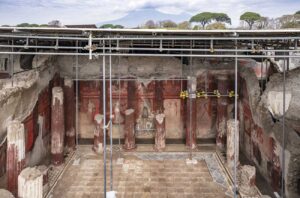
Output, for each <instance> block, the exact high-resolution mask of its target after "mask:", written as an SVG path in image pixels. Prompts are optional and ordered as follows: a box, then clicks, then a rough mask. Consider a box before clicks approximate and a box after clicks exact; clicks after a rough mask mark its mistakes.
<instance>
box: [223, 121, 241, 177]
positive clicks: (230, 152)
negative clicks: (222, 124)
mask: <svg viewBox="0 0 300 198" xmlns="http://www.w3.org/2000/svg"><path fill="white" fill-rule="evenodd" d="M236 128H237V131H236V133H235V121H234V119H230V120H228V121H227V152H226V159H227V166H228V168H229V170H230V171H232V172H231V173H233V172H234V164H235V163H234V155H235V157H236V166H238V165H239V121H238V120H237V123H236ZM234 134H235V135H234ZM234 136H235V137H234ZM234 144H235V149H234Z"/></svg>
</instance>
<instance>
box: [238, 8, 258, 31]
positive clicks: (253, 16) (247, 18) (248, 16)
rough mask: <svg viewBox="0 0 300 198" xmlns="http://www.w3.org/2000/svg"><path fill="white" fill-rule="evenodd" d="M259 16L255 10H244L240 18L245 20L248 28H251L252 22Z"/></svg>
mask: <svg viewBox="0 0 300 198" xmlns="http://www.w3.org/2000/svg"><path fill="white" fill-rule="evenodd" d="M260 18H261V16H260V14H258V13H255V12H245V13H244V14H242V15H241V17H240V20H242V21H245V22H246V23H247V24H248V25H249V29H250V30H251V29H252V27H253V24H254V23H255V22H256V21H258V20H259V19H260Z"/></svg>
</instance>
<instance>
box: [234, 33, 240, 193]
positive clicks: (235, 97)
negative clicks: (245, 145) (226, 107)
mask: <svg viewBox="0 0 300 198" xmlns="http://www.w3.org/2000/svg"><path fill="white" fill-rule="evenodd" d="M235 36H237V34H236V33H235ZM237 55H238V54H237V41H236V40H235V66H234V92H235V93H236V94H234V150H235V151H236V150H237V149H236V147H237V146H239V145H236V135H237V133H238V129H237V126H238V124H237V113H238V112H237V99H238V98H237V96H238V94H237V93H238V57H237ZM236 158H237V157H236V155H234V198H237V167H236V165H237V160H238V159H236Z"/></svg>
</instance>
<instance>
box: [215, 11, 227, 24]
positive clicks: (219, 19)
mask: <svg viewBox="0 0 300 198" xmlns="http://www.w3.org/2000/svg"><path fill="white" fill-rule="evenodd" d="M213 19H214V20H215V21H216V22H221V23H228V24H231V19H230V18H229V16H228V15H227V14H225V13H213Z"/></svg>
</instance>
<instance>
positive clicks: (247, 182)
mask: <svg viewBox="0 0 300 198" xmlns="http://www.w3.org/2000/svg"><path fill="white" fill-rule="evenodd" d="M237 177H238V178H237V180H238V189H239V192H240V193H241V194H242V196H243V197H247V196H250V197H253V196H257V195H258V192H257V190H256V187H255V178H256V172H255V167H253V166H249V165H245V166H241V167H240V168H239V169H238V174H237Z"/></svg>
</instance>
